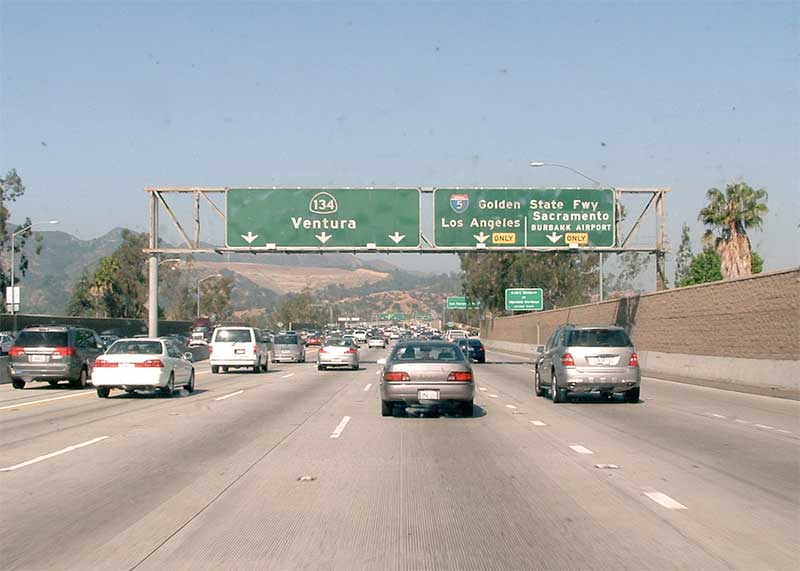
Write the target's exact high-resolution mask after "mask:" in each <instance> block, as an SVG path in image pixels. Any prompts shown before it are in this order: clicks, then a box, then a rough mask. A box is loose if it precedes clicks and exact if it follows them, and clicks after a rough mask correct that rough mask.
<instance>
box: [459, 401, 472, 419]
mask: <svg viewBox="0 0 800 571" xmlns="http://www.w3.org/2000/svg"><path fill="white" fill-rule="evenodd" d="M460 408H461V416H464V417H466V418H472V417H473V416H475V407H474V406H473V403H472V401H465V402H462V403H461V407H460Z"/></svg>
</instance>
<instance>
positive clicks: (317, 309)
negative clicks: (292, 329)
mask: <svg viewBox="0 0 800 571" xmlns="http://www.w3.org/2000/svg"><path fill="white" fill-rule="evenodd" d="M326 313H327V312H326V310H325V308H323V307H322V306H320V305H318V304H316V303H315V302H314V298H313V297H312V295H311V291H310V290H308V289H306V290H304V291H303V292H302V293H295V294H289V295H287V296H286V297H285V298H284V300H283V302H282V303H281V304H280V305H279V306H278V309H277V310H276V311H275V314H274V317H273V320H274V321H275V323H283V324H284V327H289V324H290V323H317V324H321V323H325V321H326V320H327V316H326Z"/></svg>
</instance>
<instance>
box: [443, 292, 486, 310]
mask: <svg viewBox="0 0 800 571" xmlns="http://www.w3.org/2000/svg"><path fill="white" fill-rule="evenodd" d="M480 306H481V302H480V301H478V300H474V301H473V302H472V303H470V304H469V306H467V298H466V297H464V296H463V295H456V296H450V297H448V298H447V309H467V308H469V309H475V308H478V307H480Z"/></svg>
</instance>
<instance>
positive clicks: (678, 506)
mask: <svg viewBox="0 0 800 571" xmlns="http://www.w3.org/2000/svg"><path fill="white" fill-rule="evenodd" d="M642 493H643V494H644V495H645V496H647V497H648V498H650V499H651V500H653V501H654V502H656V503H657V504H659V505H661V506H662V507H665V508H667V509H668V510H685V509H688V508H687V507H686V506H685V505H683V504H682V503H680V502H676V501H675V500H673V499H672V498H670V497H669V496H668V495H667V494H664V493H661V492H657V491H655V490H652V491H644V492H642Z"/></svg>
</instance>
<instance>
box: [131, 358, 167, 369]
mask: <svg viewBox="0 0 800 571" xmlns="http://www.w3.org/2000/svg"><path fill="white" fill-rule="evenodd" d="M134 367H139V368H142V367H144V368H147V369H150V368H157V369H162V368H163V367H164V363H162V362H161V359H148V360H147V361H142V362H141V363H136V364H135V365H134Z"/></svg>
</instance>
